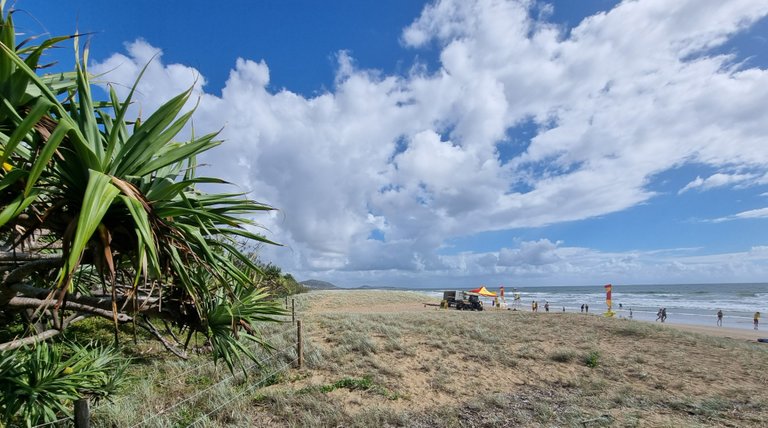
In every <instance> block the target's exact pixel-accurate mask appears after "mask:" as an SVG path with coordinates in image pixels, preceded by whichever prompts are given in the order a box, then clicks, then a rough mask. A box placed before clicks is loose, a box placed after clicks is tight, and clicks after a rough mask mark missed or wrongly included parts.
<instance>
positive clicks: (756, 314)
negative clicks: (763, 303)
mask: <svg viewBox="0 0 768 428" xmlns="http://www.w3.org/2000/svg"><path fill="white" fill-rule="evenodd" d="M753 321H754V322H755V330H757V325H758V324H760V312H755V318H754V320H753Z"/></svg>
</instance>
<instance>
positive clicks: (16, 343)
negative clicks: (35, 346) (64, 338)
mask: <svg viewBox="0 0 768 428" xmlns="http://www.w3.org/2000/svg"><path fill="white" fill-rule="evenodd" d="M59 333H61V330H46V331H44V332H42V333H40V334H36V335H34V336H29V337H25V338H23V339H16V340H12V341H10V342H6V343H2V344H0V352H1V351H9V350H11V349H16V348H21V347H22V346H24V345H29V344H32V343H37V342H42V341H44V340H48V339H50V338H52V337H53V336H56V335H57V334H59Z"/></svg>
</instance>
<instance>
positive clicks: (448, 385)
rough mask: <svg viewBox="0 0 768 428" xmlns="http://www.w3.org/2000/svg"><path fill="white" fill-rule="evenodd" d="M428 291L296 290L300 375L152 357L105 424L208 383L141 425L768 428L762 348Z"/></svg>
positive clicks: (767, 374)
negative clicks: (437, 305) (435, 304)
mask: <svg viewBox="0 0 768 428" xmlns="http://www.w3.org/2000/svg"><path fill="white" fill-rule="evenodd" d="M423 299H424V297H423V296H415V295H414V294H412V293H399V292H374V291H370V292H352V291H344V292H322V293H314V292H313V293H310V294H308V295H306V296H301V297H299V298H297V308H299V311H300V318H301V319H302V322H303V325H304V326H305V331H304V336H305V339H306V340H305V366H304V368H303V369H301V370H296V369H291V370H287V371H281V372H279V373H278V374H276V375H274V376H273V377H272V378H270V379H269V381H267V382H264V384H265V385H269V386H267V387H261V385H256V387H254V382H255V381H256V379H258V377H257V376H253V377H252V378H251V379H249V380H245V379H233V381H232V382H231V383H226V384H224V385H219V386H215V385H217V382H220V379H221V376H222V375H229V373H228V372H226V370H225V369H221V368H215V367H213V366H212V365H211V366H210V367H202V368H200V369H197V371H196V372H192V373H186V372H185V371H188V370H189V369H190V367H192V366H194V364H195V363H191V364H190V363H180V362H178V361H175V362H171V361H160V362H151V363H147V364H146V365H145V369H144V374H145V376H144V377H143V379H142V381H140V382H136V383H135V384H134V387H133V390H132V391H130V394H129V398H127V399H125V400H123V401H120V402H118V403H115V404H114V405H112V406H111V407H106V408H105V409H104V410H102V411H101V413H99V412H98V411H97V416H98V418H99V419H98V420H97V426H112V425H115V426H125V425H132V424H133V423H134V422H140V420H141V417H142V416H143V417H146V415H147V414H152V413H153V412H155V413H156V412H157V411H159V410H161V409H163V408H165V407H167V406H168V405H172V404H173V403H174V402H177V401H178V400H179V399H180V398H182V397H188V396H189V395H190V394H194V393H197V392H198V391H200V390H202V389H205V388H210V391H209V392H210V393H209V394H208V393H207V394H205V395H203V396H201V397H200V398H199V399H196V400H190V401H189V402H187V403H184V404H182V405H180V406H178V407H177V408H176V409H175V410H174V412H169V413H171V414H168V415H161V416H159V417H156V418H154V419H152V420H151V421H150V422H149V423H148V424H147V425H146V426H186V425H187V424H189V423H191V422H194V421H198V424H197V426H209V427H224V426H243V427H245V426H276V427H277V426H280V427H282V426H289V427H303V426H376V427H379V426H408V427H420V426H424V427H427V426H429V427H434V426H446V427H459V426H487V427H497V426H534V427H535V426H577V427H583V426H589V427H599V426H655V427H656V426H658V427H666V426H668V427H678V426H686V427H688V426H694V427H695V426H746V427H749V426H755V427H757V426H768V394H766V393H765V385H766V383H767V382H768V347H766V346H764V345H762V344H756V343H747V342H744V341H737V340H732V339H722V338H715V337H709V336H703V335H696V334H691V333H684V332H680V331H677V330H673V329H666V328H662V327H660V326H657V325H653V324H644V323H639V322H632V321H628V320H611V319H604V318H600V317H595V316H587V315H581V314H573V313H567V314H562V313H549V314H546V313H539V314H531V313H529V312H513V311H485V312H464V311H455V310H438V309H434V308H431V307H421V306H420V305H416V306H415V307H414V301H415V302H417V303H418V302H420V301H421V300H423ZM383 302H384V303H383ZM403 305H410V306H409V308H408V309H407V310H405V311H399V310H397V308H398V307H400V306H403ZM366 308H368V309H366ZM289 327H290V325H289ZM293 334H294V332H293V331H291V330H290V329H289V331H288V332H286V333H285V337H284V339H281V340H284V341H285V342H284V343H285V344H286V345H288V346H289V347H290V342H291V340H292V335H293ZM291 357H292V354H291V352H290V351H289V352H288V353H287V354H286V355H284V356H281V357H280V358H279V359H280V360H281V361H283V362H285V361H286V360H290V358H291ZM233 397H239V398H237V399H235V400H233ZM227 400H229V404H226V405H223V403H227ZM147 406H149V408H147ZM207 413H210V415H208V416H204V415H206V414H207ZM138 415H141V416H138ZM121 418H123V419H121ZM125 418H128V419H127V420H126V419H125ZM118 422H119V423H118Z"/></svg>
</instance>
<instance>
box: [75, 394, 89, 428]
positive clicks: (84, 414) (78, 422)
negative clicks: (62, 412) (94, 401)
mask: <svg viewBox="0 0 768 428" xmlns="http://www.w3.org/2000/svg"><path fill="white" fill-rule="evenodd" d="M90 426H91V411H90V409H89V408H88V399H87V398H81V399H79V400H75V428H89V427H90Z"/></svg>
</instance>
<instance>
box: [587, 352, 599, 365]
mask: <svg viewBox="0 0 768 428" xmlns="http://www.w3.org/2000/svg"><path fill="white" fill-rule="evenodd" d="M584 364H585V365H586V366H587V367H591V368H595V367H597V366H598V365H599V364H600V352H599V351H592V352H590V353H589V354H587V355H585V356H584Z"/></svg>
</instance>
